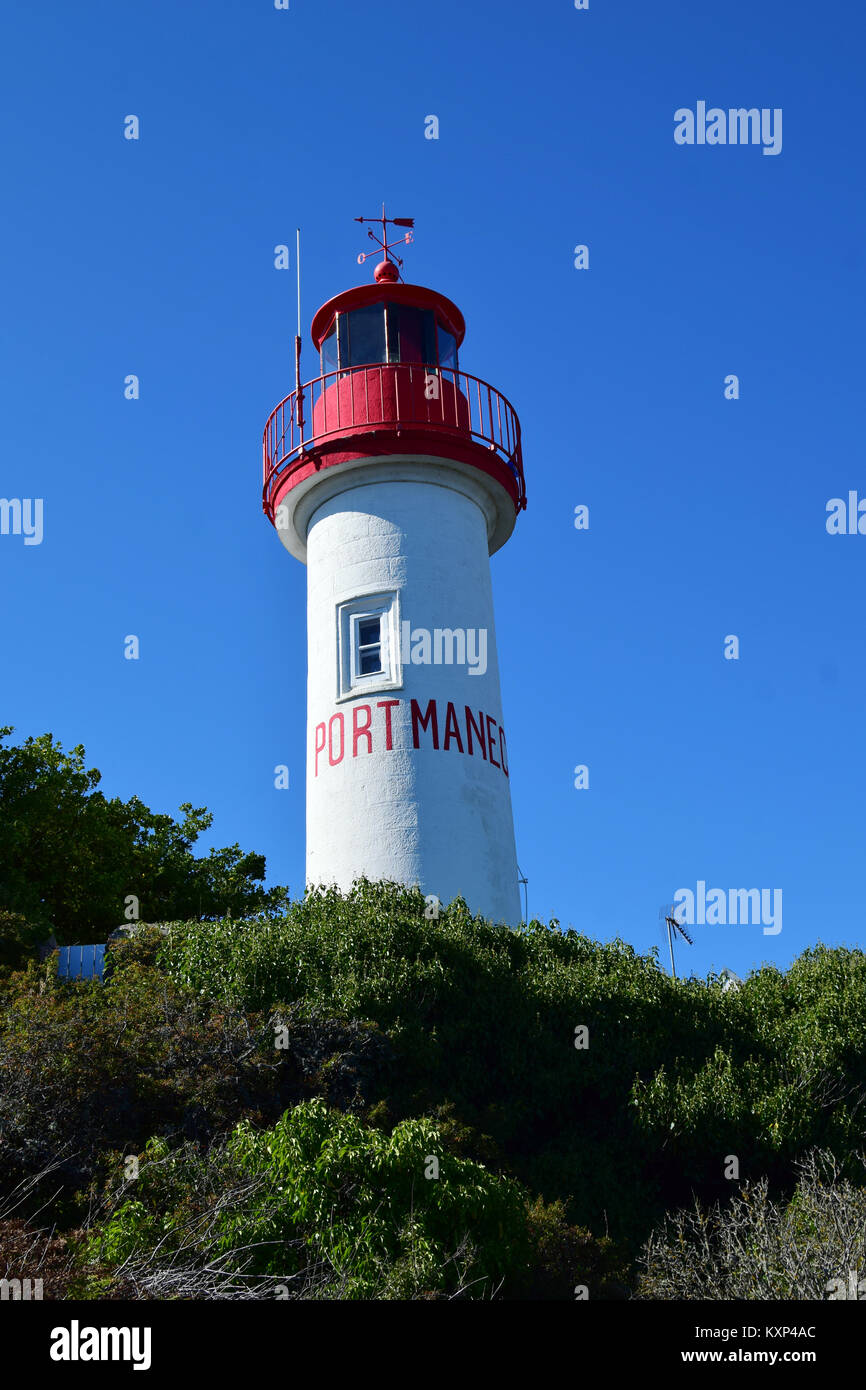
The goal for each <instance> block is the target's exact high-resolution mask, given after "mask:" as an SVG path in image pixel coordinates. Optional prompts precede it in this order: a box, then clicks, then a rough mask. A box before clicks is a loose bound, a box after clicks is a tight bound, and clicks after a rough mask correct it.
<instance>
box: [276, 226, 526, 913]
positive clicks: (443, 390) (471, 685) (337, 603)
mask: <svg viewBox="0 0 866 1390" xmlns="http://www.w3.org/2000/svg"><path fill="white" fill-rule="evenodd" d="M358 220H362V219H358ZM363 220H370V221H374V220H375V221H378V222H380V223H381V225H382V238H381V241H380V240H379V238H378V237H374V240H375V241H376V243H377V246H381V247H382V249H383V251H384V259H383V260H382V261H381V263H380V264H379V265H377V267H376V271H375V280H374V283H372V284H367V285H362V286H358V287H355V288H354V289H349V290H346V291H344V292H343V293H342V294H338V295H337V296H335V298H333V299H330V300H329V301H328V302H327V304H324V305H323V306H322V308H321V309H319V311H318V313H317V314H316V315H315V318H314V319H313V324H312V339H313V342H314V344H315V346H316V348H317V349H318V351H319V353H320V357H321V374H320V375H319V376H318V377H317V378H316V379H315V380H314V381H312V382H308V383H307V384H306V385H303V386H299V387H298V389H297V390H295V391H294V392H292V394H291V395H290V396H287V397H286V399H285V400H284V401H282V402H281V403H280V405H278V406H277V408H276V409H275V410H274V411H273V413H272V415H271V417H270V419H269V420H268V423H267V426H266V428H265V436H264V466H265V482H264V494H263V505H264V510H265V512H266V514H267V516H268V517H269V518H270V520H271V521H272V522H273V523H274V525H275V527H276V528H277V533H278V535H279V537H280V539H281V541H282V542H283V544H284V545H285V547H286V549H287V550H289V551H290V552H291V554H292V555H294V556H295V557H296V558H297V559H299V560H301V561H303V562H304V563H305V564H306V565H307V570H308V579H307V632H308V639H307V644H308V645H307V653H308V654H307V660H308V675H307V866H306V868H307V883H308V885H313V884H332V883H334V884H337V886H338V887H340V888H341V889H343V890H345V889H348V888H349V887H350V886H351V884H352V882H353V880H354V879H356V878H359V877H362V876H364V877H366V878H370V879H383V878H384V879H393V880H396V881H397V882H401V883H405V884H407V885H412V884H417V885H419V886H420V888H421V890H422V892H423V893H424V894H425V895H433V896H435V897H436V898H438V899H439V901H440V902H442V903H443V904H444V903H447V902H449V901H450V900H451V899H452V898H454V897H456V896H458V895H460V896H462V897H463V898H465V900H466V902H467V904H468V906H469V907H470V909H471V910H472V911H473V912H478V913H482V914H483V915H484V916H486V917H489V918H491V919H492V920H494V921H500V922H508V923H512V924H513V923H515V922H517V921H518V920H519V917H520V897H519V888H518V869H517V858H516V852H515V844H514V824H513V819H512V812H511V791H510V782H509V763H508V747H507V743H506V736H505V727H504V720H503V712H502V700H501V696H500V689H499V668H498V661H497V652H496V635H495V628H494V621H493V595H492V590H491V583H490V563H489V557H490V555H492V554H493V552H494V551H495V550H498V549H499V548H500V546H502V545H504V544H505V542H506V541H507V540H508V538H509V536H510V535H511V532H512V531H513V529H514V524H515V520H516V518H517V514H518V513H519V512H520V511H521V509H522V508H523V507H524V506H525V505H526V501H525V493H524V484H523V465H522V457H521V447H520V425H519V423H518V420H517V416H516V415H515V412H514V410H513V408H512V407H511V405H510V404H509V402H508V401H507V400H506V399H505V398H504V396H502V395H501V394H500V393H499V392H498V391H496V390H495V389H494V388H493V387H492V386H489V385H488V384H487V383H486V382H484V381H481V380H480V379H479V378H478V377H474V376H469V375H468V374H467V373H466V372H464V371H463V370H462V369H461V368H460V366H459V364H458V352H459V350H460V347H461V344H462V342H463V337H464V332H465V325H464V321H463V316H462V314H461V313H460V310H459V309H458V308H457V306H456V305H455V304H453V303H452V302H451V301H450V300H449V299H446V298H445V296H444V295H442V294H439V293H438V292H437V291H435V290H431V289H425V288H424V287H422V286H419V285H407V284H404V283H402V282H401V279H400V271H399V269H398V266H399V265H401V264H402V262H400V261H399V260H398V259H397V258H392V257H391V255H390V251H391V249H392V246H393V245H396V244H397V243H396V242H394V243H391V244H389V242H388V226H389V224H390V225H396V226H399V227H407V226H409V227H411V225H412V223H411V221H410V220H409V219H402V220H401V219H390V218H386V217H385V214H384V209H383V214H382V217H381V218H378V219H363ZM370 235H371V236H372V235H373V234H372V232H370ZM400 240H401V241H408V240H411V233H404V234H402V235H401V237H400ZM361 259H362V258H361V257H359V260H361ZM395 262H396V263H395Z"/></svg>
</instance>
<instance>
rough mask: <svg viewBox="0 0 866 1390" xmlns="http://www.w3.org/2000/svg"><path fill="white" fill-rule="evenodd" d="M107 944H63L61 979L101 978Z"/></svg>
mask: <svg viewBox="0 0 866 1390" xmlns="http://www.w3.org/2000/svg"><path fill="white" fill-rule="evenodd" d="M104 968H105V946H61V947H60V959H59V960H58V962H57V974H58V975H59V976H60V978H61V980H101V979H102V972H103V970H104Z"/></svg>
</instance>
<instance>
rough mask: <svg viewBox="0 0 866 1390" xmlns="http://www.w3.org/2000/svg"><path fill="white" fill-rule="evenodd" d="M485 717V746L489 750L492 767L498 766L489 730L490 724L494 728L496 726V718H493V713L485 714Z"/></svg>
mask: <svg viewBox="0 0 866 1390" xmlns="http://www.w3.org/2000/svg"><path fill="white" fill-rule="evenodd" d="M486 718H487V747H488V750H489V752H490V761H491V762H492V764H493V766H494V767H499V763H498V762H497V761H496V759H495V758H494V756H493V735H492V733H491V732H490V725H491V724H492V725H493V726H494V728H495V727H496V720H495V719H494V718H493V715H492V714H488V715H487V716H486Z"/></svg>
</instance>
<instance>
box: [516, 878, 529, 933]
mask: <svg viewBox="0 0 866 1390" xmlns="http://www.w3.org/2000/svg"><path fill="white" fill-rule="evenodd" d="M517 882H518V883H522V884H523V920H524V922H525V923H526V924H527V926H528V925H529V879H528V878H527V877H526V874H525V873H524V872H523V870H522V869H521V867H520V865H519V864H518V866H517Z"/></svg>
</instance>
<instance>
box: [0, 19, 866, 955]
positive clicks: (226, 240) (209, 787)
mask: <svg viewBox="0 0 866 1390" xmlns="http://www.w3.org/2000/svg"><path fill="white" fill-rule="evenodd" d="M4 28H5V31H6V32H5V35H4V43H3V54H2V57H0V72H2V81H0V107H2V122H3V129H4V139H3V149H4V153H3V175H2V177H3V192H4V200H3V201H4V214H3V221H2V242H0V244H2V251H3V262H4V271H5V274H4V281H5V291H4V300H5V303H4V313H3V347H2V355H3V364H2V383H3V388H4V390H3V409H2V411H0V430H2V454H0V458H2V473H0V495H2V496H5V497H7V498H12V497H19V498H32V497H41V498H43V499H44V539H43V542H42V544H41V545H39V546H24V544H23V540H22V538H21V537H16V536H0V586H2V590H0V591H2V598H3V655H2V710H0V722H5V723H12V724H14V725H15V726H16V729H17V732H18V734H19V735H20V736H22V737H23V736H24V735H26V734H29V733H34V734H36V733H40V732H43V731H45V730H51V731H52V732H53V733H54V734H55V735H56V736H57V737H59V738H60V739H61V740H62V742H63V743H64V745H66V746H71V745H73V744H76V743H79V742H83V743H84V744H85V746H86V749H87V760H88V765H91V766H93V765H95V766H97V767H99V768H100V769H101V771H102V773H103V784H102V786H103V790H104V791H105V792H106V794H107V795H115V794H116V795H120V796H122V797H128V796H131V795H133V794H138V795H139V796H141V797H142V798H143V799H144V800H145V801H146V802H147V803H148V804H149V805H151V806H152V807H153V808H154V809H156V810H163V811H171V812H174V811H176V809H177V807H178V805H179V804H180V802H181V801H184V800H190V801H192V802H194V804H196V805H201V804H206V805H207V806H208V807H210V808H211V809H212V810H213V811H214V813H215V818H216V819H215V825H214V831H213V833H212V835H211V837H210V843H218V844H224V843H230V842H232V841H235V840H238V841H240V843H241V844H242V845H243V846H244V847H245V848H250V849H256V850H260V851H263V852H264V853H265V854H266V855H267V859H268V868H269V879H270V880H271V881H272V882H286V883H288V884H290V885H291V887H292V889H293V891H295V892H299V891H300V889H301V887H302V884H303V864H304V857H303V854H304V847H303V840H304V791H303V786H304V718H305V715H304V704H305V685H304V682H305V636H304V593H305V571H304V569H303V567H302V566H301V565H300V564H298V563H296V562H294V561H293V560H292V559H291V558H290V557H289V556H288V555H287V554H286V552H285V551H284V550H283V548H282V546H281V545H280V544H279V541H278V539H277V537H276V535H275V534H274V532H273V530H272V529H271V527H270V526H269V524H268V523H267V522H266V521H265V519H264V517H263V516H262V513H261V507H260V487H261V475H260V468H261V461H260V440H261V432H262V429H263V426H264V423H265V420H266V418H267V416H268V414H269V412H270V410H271V408H272V407H273V406H274V405H275V404H276V402H277V401H278V400H279V399H280V398H281V397H282V396H283V395H285V394H286V393H287V391H288V390H289V389H290V388H291V385H292V363H291V343H292V335H293V333H294V267H293V268H292V270H291V271H290V272H288V273H286V272H280V271H277V270H275V269H274V264H273V262H274V254H273V248H274V246H275V245H277V244H279V243H284V242H293V238H294V229H295V227H296V226H298V225H299V226H300V227H301V234H302V267H303V311H304V331H305V333H306V332H307V329H308V325H309V320H310V318H311V317H312V314H313V312H314V310H315V309H316V308H317V307H318V305H319V304H320V303H322V302H323V300H325V299H327V298H329V297H330V296H331V295H332V294H334V293H336V292H337V291H339V290H340V289H343V288H346V287H347V286H349V285H351V284H354V283H358V282H359V281H361V280H364V279H366V278H368V275H369V267H367V268H366V269H365V270H361V269H359V267H358V266H357V265H356V263H355V258H356V255H357V252H358V251H359V250H363V249H366V246H365V241H364V238H363V235H362V234H359V228H358V227H357V226H356V225H355V224H354V223H353V222H352V218H353V217H355V216H357V215H359V214H370V213H374V212H375V211H376V210H377V208H378V206H379V205H380V204H381V202H382V200H383V198H384V199H385V200H387V202H388V205H389V210H391V211H392V212H393V214H395V215H397V216H407V215H408V216H414V217H415V218H416V220H417V238H416V243H415V245H414V246H413V247H412V248H411V249H409V250H407V252H406V278H407V280H410V281H414V282H417V283H420V284H427V285H432V286H434V287H436V288H438V289H440V290H441V291H443V292H444V293H445V294H447V295H449V296H450V297H451V298H453V299H454V300H455V301H456V302H457V303H458V304H459V305H460V307H461V309H462V310H463V312H464V314H465V315H466V319H467V325H468V328H467V336H466V341H465V345H464V349H463V352H462V354H461V366H462V367H463V368H464V369H465V370H467V371H469V372H472V373H475V374H477V375H479V376H481V377H484V378H486V379H487V380H489V381H491V382H493V383H494V384H495V385H496V386H497V387H499V389H501V390H502V391H503V392H504V393H505V394H506V395H507V396H508V397H509V398H510V399H511V400H512V401H513V403H514V404H515V406H516V408H517V410H518V412H519V415H520V418H521V422H522V426H523V432H524V452H525V467H526V479H527V492H528V497H529V506H528V509H527V511H526V513H525V514H524V515H522V516H521V517H520V519H519V522H518V525H517V528H516V531H515V534H514V536H513V537H512V539H511V540H510V541H509V543H508V545H507V546H506V547H505V549H504V550H503V551H501V552H500V553H499V554H497V555H496V556H495V557H494V558H493V561H492V566H493V577H494V590H495V597H496V611H497V635H498V642H499V649H500V661H501V669H502V685H503V700H504V710H505V723H506V728H507V732H508V745H509V752H510V761H511V770H512V789H513V797H514V812H515V823H516V830H517V843H518V857H519V860H520V863H521V866H522V867H523V870H524V872H525V873H526V874H527V875H528V878H529V906H530V912H531V914H532V915H540V916H542V917H545V918H547V917H551V916H555V917H557V918H558V919H559V920H560V921H561V923H562V924H563V925H566V924H573V925H574V926H575V927H578V928H580V929H582V930H584V931H587V932H588V933H590V934H591V935H594V936H598V937H600V938H603V939H607V938H610V937H613V936H616V935H620V936H622V937H624V938H625V939H626V940H628V941H630V942H632V943H634V945H635V946H636V947H638V948H639V949H641V950H646V949H648V948H649V947H650V946H651V945H653V944H657V945H660V946H661V945H662V941H663V938H662V936H661V931H660V923H659V920H658V911H659V907H660V906H661V905H662V904H663V903H665V902H669V901H670V900H671V898H672V896H673V894H674V892H675V890H676V889H678V888H680V887H692V888H694V887H695V885H696V884H697V882H698V881H699V880H704V881H705V882H706V883H707V885H708V887H722V888H725V889H727V888H731V887H742V888H750V887H759V888H766V889H776V888H781V889H782V892H783V903H784V908H783V929H782V931H781V932H780V933H779V934H778V935H772V936H771V935H765V934H764V933H763V932H762V930H761V927H760V925H746V926H728V927H721V926H698V927H696V928H695V931H694V933H693V935H694V936H695V939H696V944H695V946H694V948H691V949H690V948H687V947H683V950H682V951H681V952H680V955H679V967H680V969H681V970H692V971H695V972H696V973H699V974H702V973H704V972H705V971H707V970H709V969H710V968H721V967H722V966H728V967H730V968H732V969H734V970H736V971H737V972H738V973H741V974H742V973H744V972H746V971H747V970H749V969H750V968H752V967H753V966H755V965H757V964H760V963H761V962H762V961H765V960H767V961H774V962H776V963H777V964H779V965H783V964H785V963H786V962H788V961H789V960H790V959H791V958H792V957H793V956H794V955H796V954H797V953H798V952H799V951H801V950H802V949H803V948H804V947H805V946H807V945H810V944H814V943H815V942H816V941H817V940H819V939H821V940H824V941H826V942H829V943H833V944H835V943H846V944H852V945H853V944H859V945H862V944H863V941H864V917H863V912H864V909H863V897H864V892H863V890H864V886H866V882H864V881H866V856H864V852H863V846H864V829H866V826H864V820H866V814H864V781H866V738H864V728H866V725H864V682H866V658H864V621H863V607H864V584H863V572H864V566H866V536H859V535H857V536H830V535H828V534H827V531H826V528H825V518H826V505H827V502H828V500H829V499H830V498H833V497H847V494H848V492H849V490H852V489H854V490H859V495H860V496H862V497H866V467H864V453H863V441H862V420H863V414H862V405H861V401H862V395H863V391H862V383H863V374H864V362H863V333H862V303H863V280H864V257H863V240H864V192H863V176H862V169H863V165H862V149H861V147H860V143H861V135H860V132H861V131H862V129H863V118H864V110H863V105H864V96H863V84H862V59H861V54H862V46H863V39H864V28H866V21H864V18H863V11H862V7H859V6H856V5H854V4H853V3H848V4H841V3H824V4H823V5H822V6H816V5H814V4H807V3H804V0H800V2H799V3H797V0H794V2H793V3H792V0H784V3H783V0H763V3H762V4H761V5H760V6H755V5H754V4H753V3H750V0H730V3H728V4H727V5H725V6H721V5H717V6H712V7H710V6H705V5H696V4H695V3H694V0H677V2H676V3H675V2H674V0H669V2H668V3H664V0H661V2H660V3H637V0H625V3H615V0H590V8H589V10H588V11H586V12H578V11H576V10H575V9H574V7H573V4H572V3H571V0H556V3H554V2H553V0H543V3H540V4H535V5H532V6H528V5H525V4H519V3H515V0H506V3H499V4H493V3H486V4H466V3H465V0H440V3H439V4H437V5H436V6H433V7H431V6H426V5H425V6H421V5H410V4H408V3H405V0H404V2H403V3H400V4H398V3H396V0H381V3H379V4H377V5H376V6H374V7H370V6H361V5H358V4H353V3H349V0H291V7H290V9H289V10H288V11H276V10H275V9H274V7H273V4H272V3H270V0H244V3H241V0H237V3H228V0H210V3H204V0H193V3H178V0H171V2H169V0H150V3H148V4H147V5H138V6H118V5H117V4H116V3H115V4H109V3H100V2H99V0H95V2H94V3H90V4H88V5H87V6H70V5H66V4H61V3H58V2H57V0H54V3H48V4H41V5H38V6H32V5H31V6H28V5H25V4H23V3H21V2H20V0H19V3H18V4H17V5H14V6H12V7H11V8H10V9H9V10H8V11H7V14H6V17H5V20H4ZM699 100H705V101H706V102H707V104H708V105H709V106H718V107H721V108H723V109H727V108H730V107H738V106H745V107H753V106H754V107H758V108H772V109H775V108H781V109H782V111H783V115H784V121H783V148H782V151H781V153H780V154H779V155H777V156H775V157H767V156H764V155H763V154H762V151H761V148H760V147H753V146H748V147H741V146H716V147H710V146H702V147H701V146H697V145H695V146H691V147H689V146H679V145H677V144H675V142H674V139H673V131H674V112H675V111H676V110H677V109H678V108H681V107H690V108H692V109H695V107H696V104H697V102H698V101H699ZM128 114H136V115H138V117H139V119H140V122H141V138H140V139H139V140H138V141H127V140H125V139H124V138H123V122H124V117H125V116H127V115H128ZM429 114H435V115H437V116H438V117H439V122H440V135H439V139H438V140H436V141H434V140H426V139H425V138H424V121H425V117H426V116H427V115H429ZM577 244H586V245H587V246H588V247H589V251H590V267H589V269H588V270H586V271H577V270H575V268H574V265H573V259H574V256H573V248H574V246H575V245H577ZM304 366H305V374H306V375H307V376H312V375H315V374H316V371H317V367H316V362H315V358H314V356H313V353H312V351H311V350H310V348H309V345H307V347H306V356H305V360H304ZM129 373H135V374H136V375H138V376H139V378H140V382H141V396H140V399H139V400H138V401H128V400H126V399H124V392H123V384H124V378H125V377H126V376H127V374H129ZM730 373H735V374H736V375H737V376H738V377H739V380H740V399H739V400H736V401H728V400H725V398H724V380H725V377H726V376H727V375H728V374H730ZM578 504H586V505H588V506H589V508H590V527H589V530H588V531H585V532H578V531H576V530H575V528H574V525H573V516H574V508H575V506H577V505H578ZM128 633H135V634H137V635H138V636H139V637H140V641H141V659H140V660H139V661H137V662H131V661H126V660H124V658H123V639H124V636H125V635H126V634H128ZM728 634H736V635H737V636H738V637H739V640H740V658H739V660H737V661H727V660H725V659H724V655H723V648H724V640H725V637H726V636H727V635H728ZM278 763H286V764H288V766H289V768H290V775H291V786H290V788H289V790H288V791H277V790H276V789H275V788H274V786H273V768H274V766H275V765H276V764H278ZM577 764H586V765H587V766H588V767H589V771H590V786H589V789H588V790H585V791H577V790H575V788H574V786H573V769H574V767H575V766H576V765H577Z"/></svg>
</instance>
